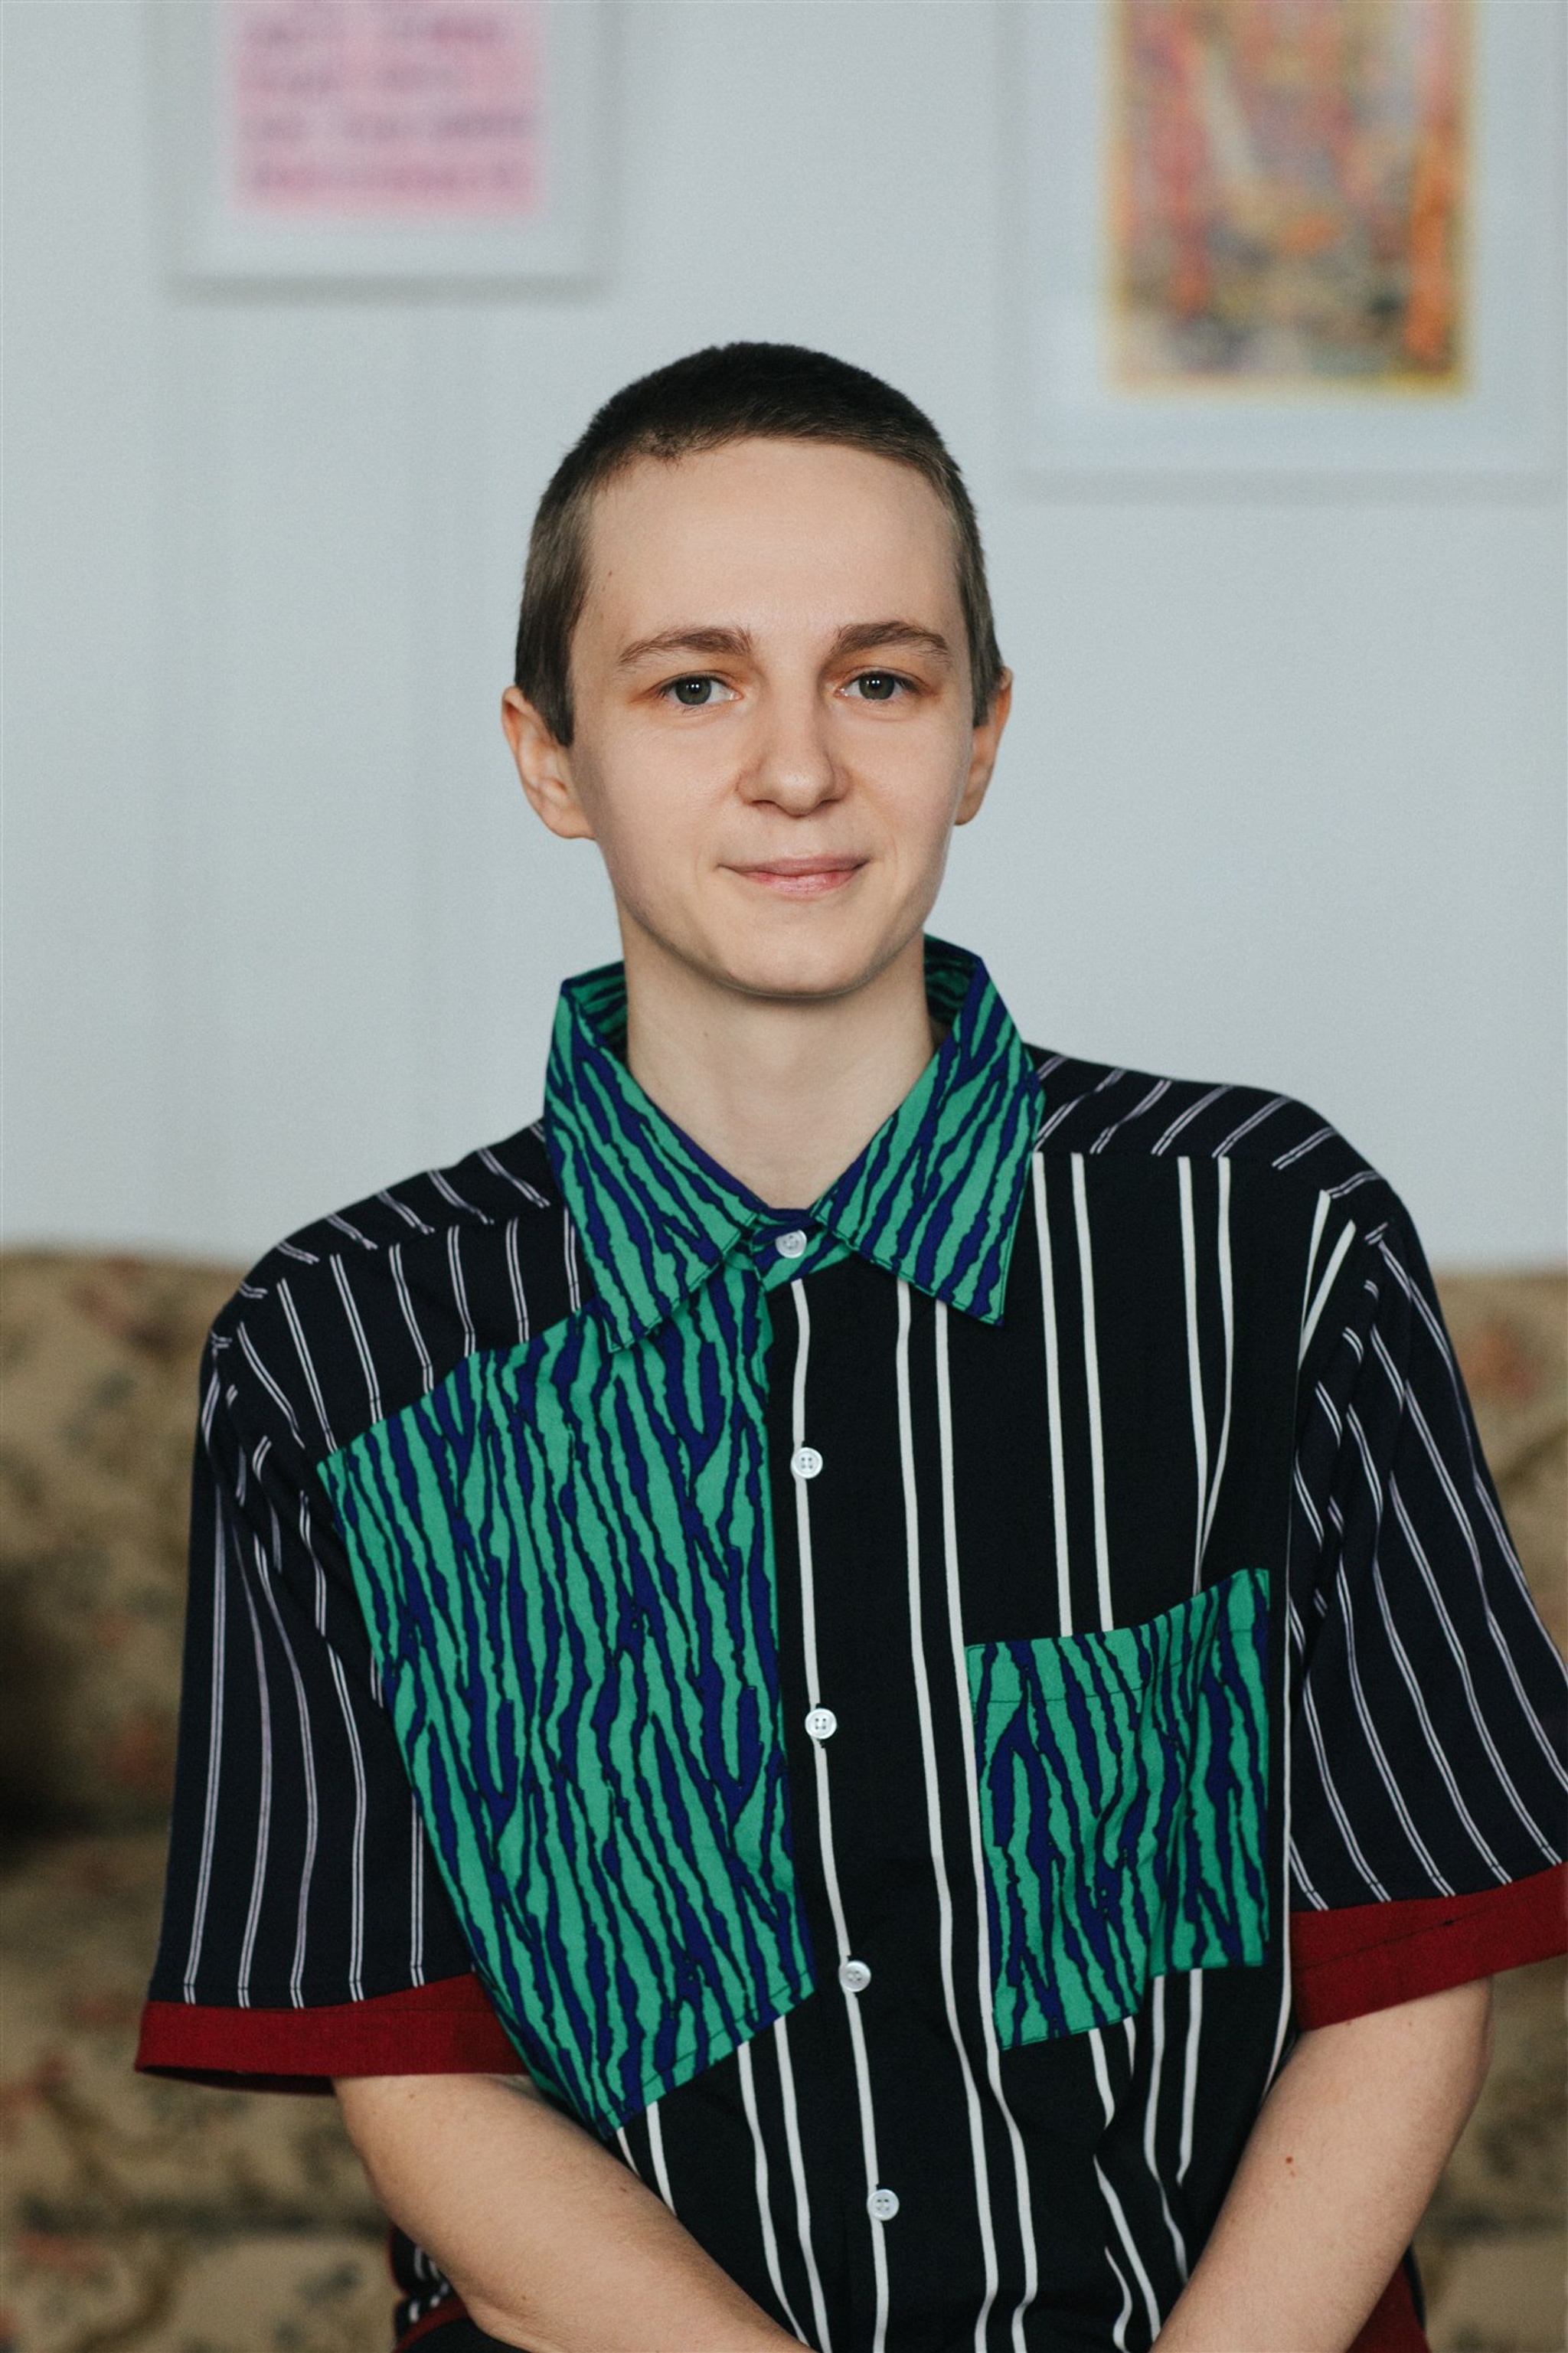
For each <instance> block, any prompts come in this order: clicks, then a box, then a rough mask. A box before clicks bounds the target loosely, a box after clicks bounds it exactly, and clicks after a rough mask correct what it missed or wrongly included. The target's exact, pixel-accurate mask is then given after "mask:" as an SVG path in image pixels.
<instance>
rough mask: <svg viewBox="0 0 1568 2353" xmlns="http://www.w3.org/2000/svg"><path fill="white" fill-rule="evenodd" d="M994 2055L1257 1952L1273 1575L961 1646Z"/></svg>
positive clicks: (1106, 2020) (1264, 1884)
mask: <svg viewBox="0 0 1568 2353" xmlns="http://www.w3.org/2000/svg"><path fill="white" fill-rule="evenodd" d="M965 1656H966V1660H967V1664H968V1670H969V1692H970V1701H971V1705H972V1707H973V1719H974V1739H975V1747H976V1752H977V1763H978V1767H979V1798H980V1818H981V1831H982V1836H983V1841H984V1850H985V1857H986V1863H987V1869H988V1876H989V1882H990V1889H989V1893H990V1908H991V1949H992V1956H993V1963H994V1972H995V1992H994V2007H995V2020H996V2032H997V2038H998V2040H999V2042H1001V2044H1002V2046H1003V2048H1004V2049H1007V2048H1010V2047H1012V2046H1014V2045H1016V2044H1018V2043H1021V2042H1043V2041H1045V2040H1046V2039H1047V2037H1048V2036H1051V2035H1057V2034H1078V2033H1081V2032H1082V2031H1084V2029H1085V2028H1087V2027H1090V2026H1104V2025H1109V2024H1110V2023H1112V2022H1113V2021H1116V2020H1118V2019H1121V2018H1127V2017H1130V2016H1131V2014H1132V2013H1133V2012H1134V2011H1135V2010H1137V2009H1138V2008H1139V2007H1140V2005H1141V2003H1142V1999H1143V1995H1144V1992H1145V1990H1146V1989H1147V1987H1148V1985H1149V1982H1150V1980H1151V1979H1152V1978H1155V1977H1160V1976H1163V1975H1164V1974H1165V1973H1166V1972H1167V1971H1171V1970H1182V1969H1207V1968H1237V1967H1241V1966H1246V1965H1247V1964H1256V1963H1258V1962H1260V1961H1262V1960H1263V1959H1265V1958H1266V1957H1267V1949H1268V1874H1267V1872H1266V1866H1265V1860H1264V1858H1265V1850H1266V1842H1267V1828H1268V1579H1267V1577H1266V1576H1265V1574H1264V1572H1263V1571H1262V1570H1260V1569H1242V1570H1240V1571H1238V1572H1237V1574H1236V1575H1235V1576H1233V1577H1226V1578H1225V1579H1224V1580H1223V1582H1221V1583H1220V1584H1217V1585H1215V1586H1212V1587H1210V1588H1208V1589H1207V1590H1205V1591H1204V1592H1202V1593H1198V1594H1194V1596H1193V1598H1192V1599H1191V1600H1190V1601H1184V1602H1183V1603H1181V1605H1180V1606H1179V1607H1178V1608H1176V1609H1169V1610H1167V1611H1166V1612H1165V1613H1164V1615H1163V1617H1159V1618H1154V1619H1151V1620H1149V1621H1148V1622H1147V1623H1146V1624H1144V1625H1142V1626H1113V1627H1110V1628H1107V1629H1105V1630H1103V1631H1096V1632H1092V1633H1085V1634H1070V1635H1059V1636H1056V1637H1052V1638H1050V1639H1047V1640H1042V1641H1029V1642H977V1643H974V1644H973V1645H972V1646H971V1647H970V1648H969V1649H968V1651H966V1654H965Z"/></svg>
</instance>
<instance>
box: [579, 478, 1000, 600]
mask: <svg viewBox="0 0 1568 2353" xmlns="http://www.w3.org/2000/svg"><path fill="white" fill-rule="evenodd" d="M586 554H587V596H586V600H585V603H584V615H583V618H584V623H585V624H588V625H589V626H590V628H592V627H593V626H594V624H595V620H596V621H597V623H598V624H599V626H601V627H604V628H612V629H615V630H616V631H618V630H619V628H621V627H622V626H626V627H627V628H632V629H633V630H634V631H636V632H637V633H639V634H640V633H641V632H642V630H643V628H645V626H647V624H648V623H649V621H650V619H658V620H662V619H663V618H664V617H666V608H667V607H668V608H670V610H671V611H677V612H678V617H679V618H681V619H683V620H696V619H699V618H700V619H703V620H712V621H726V622H730V621H737V620H746V621H747V622H748V623H751V624H765V623H766V621H767V620H768V619H770V618H772V619H773V620H775V621H785V620H787V619H788V618H790V617H795V616H798V617H802V618H807V617H818V618H821V619H822V620H823V621H824V622H828V621H830V622H831V625H832V626H834V627H837V626H839V625H840V624H841V623H843V622H844V621H845V620H854V619H862V618H865V617H867V616H868V614H880V613H884V612H889V611H896V612H901V613H902V612H907V611H908V608H909V607H910V605H911V602H915V603H918V604H919V605H920V607H921V614H920V616H919V617H921V618H925V617H931V626H933V627H937V626H940V620H941V618H942V617H945V618H946V619H947V620H948V621H949V622H951V617H952V611H953V609H954V608H955V607H956V604H957V593H958V592H957V582H956V574H955V568H954V540H953V530H952V521H951V519H950V517H949V514H948V512H947V509H946V507H945V506H944V505H943V503H942V500H941V498H940V497H939V496H938V494H937V492H936V491H935V490H934V489H933V488H932V487H931V484H930V483H929V482H928V481H927V480H925V478H924V476H923V475H921V474H919V473H917V472H916V471H915V470H914V468H913V467H912V466H906V465H903V464H901V463H900V462H899V461H898V460H896V459H889V458H882V457H879V456H877V455H876V454H874V453H873V452H872V451H870V450H867V449H857V448H846V447H844V446H843V445H841V444H839V443H837V442H827V441H771V440H760V439H752V440H744V441H733V442H727V443H725V444H724V446H723V447H722V448H718V449H708V450H702V451H699V452H696V453H693V454H692V455H689V456H687V457H683V458H678V459H672V460H667V459H654V458H642V459H637V460H636V461H635V462H634V463H633V464H632V465H630V466H628V467H627V468H626V470H625V471H624V472H623V473H621V474H618V475H616V476H615V477H614V478H613V479H612V480H610V481H609V482H608V483H606V484H605V487H604V489H603V490H601V491H598V492H597V493H596V495H595V499H594V501H593V504H592V506H591V508H590V510H589V518H588V533H587V549H586ZM909 617H911V618H913V617H916V616H915V615H914V614H912V613H910V615H909Z"/></svg>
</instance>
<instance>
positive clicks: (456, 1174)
mask: <svg viewBox="0 0 1568 2353" xmlns="http://www.w3.org/2000/svg"><path fill="white" fill-rule="evenodd" d="M580 1303H581V1285H580V1278H579V1275H578V1271H577V1267H576V1257H575V1250H574V1244H573V1240H572V1237H571V1234H570V1230H569V1227H568V1223H567V1220H566V1219H565V1216H564V1212H563V1207H562V1202H561V1198H560V1193H559V1189H558V1187H557V1186H556V1183H555V1178H554V1175H553V1172H552V1168H551V1165H550V1158H549V1155H548V1153H547V1151H546V1149H545V1145H544V1139H543V1132H542V1124H538V1123H536V1124H534V1125H532V1126H531V1127H527V1128H523V1129H521V1130H520V1131H519V1132H518V1133H517V1134H515V1135H511V1136H508V1137H505V1138H503V1139H502V1140H501V1141H500V1142H499V1143H495V1144H489V1145H481V1146H480V1147H479V1149H478V1150H477V1151H474V1152H470V1153H468V1155H466V1156H465V1157H464V1158H463V1159H461V1160H458V1161H455V1162H453V1163H452V1164H451V1165H450V1166H447V1167H442V1168H429V1169H424V1170H421V1171H420V1172H419V1173H418V1174H416V1175H415V1176H406V1177H404V1178H402V1179H401V1180H399V1181H398V1182H397V1183H395V1184H392V1185H387V1186H384V1187H382V1188H381V1189H380V1190H379V1191H377V1192H375V1193H373V1194H369V1195H367V1196H366V1197H365V1198H364V1199H363V1200H359V1201H353V1202H351V1203H349V1204H348V1205H347V1206H346V1207H345V1208H341V1209H334V1210H331V1211H330V1212H329V1213H328V1214H327V1215H326V1216H325V1217H321V1218H318V1219H313V1220H312V1221H311V1222H310V1224H309V1225H305V1226H301V1227H300V1228H299V1229H298V1230H297V1231H296V1232H294V1233H291V1234H289V1235H287V1236H285V1238H284V1239H283V1240H281V1241H279V1242H277V1243H275V1244H274V1246H273V1247H272V1249H271V1250H268V1252H267V1253H266V1255H265V1256H264V1257H263V1258H261V1259H259V1260H258V1261H257V1263H256V1265H255V1266H253V1267H252V1268H251V1269H250V1271H249V1272H248V1273H247V1275H246V1277H245V1280H244V1281H243V1282H241V1283H240V1284H239V1286H238V1288H237V1291H236V1292H235V1293H234V1295H233V1297H232V1298H231V1299H230V1300H229V1301H228V1302H227V1303H226V1305H225V1306H224V1307H223V1308H222V1309H221V1311H220V1312H219V1314H218V1316H217V1319H216V1323H215V1324H214V1325H213V1331H212V1337H211V1344H210V1345H211V1348H212V1351H213V1357H214V1371H215V1374H216V1378H217V1384H218V1388H219V1391H220V1394H221V1395H222V1397H223V1398H224V1400H225V1402H226V1405H227V1407H228V1408H229V1409H230V1410H231V1411H232V1412H235V1413H237V1415H238V1416H239V1417H240V1418H241V1419H244V1420H245V1421H246V1422H247V1424H248V1425H249V1426H250V1427H252V1428H253V1429H256V1430H265V1431H267V1432H268V1434H270V1435H271V1436H272V1437H273V1438H274V1439H275V1440H284V1439H285V1438H287V1439H288V1440H290V1441H291V1442H292V1443H293V1445H294V1446H296V1447H297V1448H298V1449H300V1451H302V1452H303V1453H304V1454H305V1455H306V1456H307V1457H308V1458H310V1459H312V1460H320V1459H321V1458H322V1457H323V1456H325V1455H327V1454H330V1453H332V1452H334V1451H336V1449H337V1448H338V1447H340V1446H342V1445H344V1444H346V1443H347V1441H348V1440H350V1439H351V1438H353V1437H355V1436H357V1435H358V1434H359V1433H360V1432H361V1431H362V1430H365V1429H367V1428H369V1427H370V1426H371V1424H372V1423H374V1422H376V1421H379V1420H381V1419H384V1417H385V1416H386V1415H387V1414H390V1413H395V1412H396V1411H398V1410H399V1409H401V1408H403V1407H404V1406H405V1405H408V1404H410V1403H412V1401H413V1400H414V1398H416V1397H419V1396H421V1395H423V1394H424V1393H425V1392H426V1390H428V1389H430V1388H434V1386H435V1385H436V1383H437V1381H439V1380H441V1379H443V1378H444V1377H446V1375H447V1373H449V1372H450V1371H451V1370H452V1369H453V1368H454V1366H456V1365H457V1364H458V1363H459V1362H460V1361H461V1359H462V1358H463V1357H464V1356H468V1355H471V1354H473V1353H475V1352H476V1351H478V1350H481V1349H492V1348H504V1347H515V1346H518V1345H520V1344H521V1343H522V1342H524V1341H526V1340H527V1339H528V1338H529V1337H531V1335H533V1334H534V1333H536V1332H538V1331H540V1330H542V1328H544V1326H545V1325H546V1324H551V1323H554V1322H557V1321H559V1319H560V1318H561V1317H562V1316H563V1315H564V1314H569V1313H570V1312H571V1310H572V1309H573V1308H574V1306H576V1305H578V1304H580Z"/></svg>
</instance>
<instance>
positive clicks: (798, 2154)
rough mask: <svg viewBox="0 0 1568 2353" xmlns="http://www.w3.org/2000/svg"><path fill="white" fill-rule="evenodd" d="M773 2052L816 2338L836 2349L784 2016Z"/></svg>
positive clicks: (825, 2352) (824, 2349) (827, 2351)
mask: <svg viewBox="0 0 1568 2353" xmlns="http://www.w3.org/2000/svg"><path fill="white" fill-rule="evenodd" d="M773 2054H774V2056H775V2058H776V2059H777V2061H778V2069H779V2094H780V2097H781V2098H782V2100H783V2102H784V2146H785V2147H787V2149H788V2150H789V2176H790V2180H791V2182H792V2184H793V2185H794V2188H795V2228H796V2230H797V2232H798V2233H799V2237H800V2252H801V2254H802V2256H803V2257H804V2259H805V2276H806V2279H807V2281H808V2282H809V2283H810V2286H811V2316H812V2318H813V2320H814V2321H815V2322H816V2341H817V2344H818V2345H819V2346H820V2348H821V2353H833V2348H832V2345H831V2342H830V2340H829V2337H828V2331H827V2300H826V2297H825V2296H824V2295H823V2293H822V2274H821V2273H820V2272H819V2271H818V2270H817V2268H816V2247H815V2246H814V2245H813V2243H812V2237H811V2199H810V2195H809V2193H808V2191H807V2189H806V2184H805V2152H804V2151H803V2149H802V2147H801V2145H800V2109H799V2106H798V2105H797V2103H796V2100H795V2063H794V2061H793V2060H792V2059H791V2057H790V2051H789V2028H788V2024H787V2021H785V2020H784V2019H782V2018H780V2019H775V2021H773Z"/></svg>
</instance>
